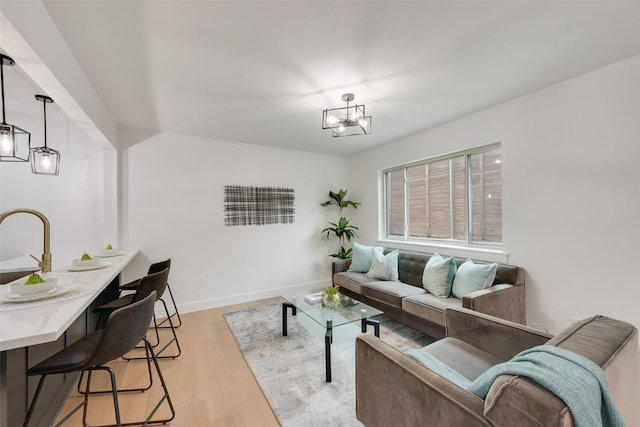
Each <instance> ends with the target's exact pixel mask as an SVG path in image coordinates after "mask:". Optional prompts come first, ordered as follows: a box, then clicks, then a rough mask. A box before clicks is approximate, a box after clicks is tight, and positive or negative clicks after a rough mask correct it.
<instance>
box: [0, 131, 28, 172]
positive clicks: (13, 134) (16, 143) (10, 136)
mask: <svg viewBox="0 0 640 427" xmlns="http://www.w3.org/2000/svg"><path fill="white" fill-rule="evenodd" d="M30 146H31V134H30V133H29V132H27V131H26V130H24V129H21V128H19V127H18V126H14V125H10V124H8V123H0V162H28V161H29V147H30Z"/></svg>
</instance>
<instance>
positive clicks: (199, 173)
mask: <svg viewBox="0 0 640 427" xmlns="http://www.w3.org/2000/svg"><path fill="white" fill-rule="evenodd" d="M120 140H121V142H122V144H123V145H125V146H126V145H131V146H130V147H129V148H127V149H124V150H123V151H122V153H121V159H120V160H121V171H120V176H121V180H122V182H121V188H122V191H123V192H122V198H123V199H122V226H123V228H122V233H123V241H124V242H125V246H128V247H137V248H139V249H140V250H141V254H140V255H139V256H138V257H136V259H135V260H134V263H133V265H132V268H130V269H128V271H127V272H126V274H125V277H124V279H125V280H126V279H129V278H135V276H136V275H142V274H144V273H145V272H146V269H147V267H148V265H149V263H150V262H154V261H159V260H162V259H165V258H171V259H172V267H171V276H170V282H169V283H170V284H171V289H172V291H173V293H174V296H175V297H176V300H177V301H178V303H179V304H180V305H181V310H184V311H194V310H201V309H205V308H210V307H215V306H221V305H226V304H230V303H234V302H239V301H248V300H252V299H257V298H263V297H267V296H274V295H279V294H280V292H283V291H285V290H290V289H293V288H317V287H320V286H324V285H326V284H328V283H329V282H330V258H329V257H328V256H327V254H329V253H330V252H331V251H332V250H335V249H336V245H337V244H336V242H335V241H327V240H326V238H325V237H323V236H322V235H321V234H320V230H322V229H323V228H324V227H325V224H326V223H327V221H328V220H330V219H332V220H335V219H336V213H335V212H332V211H330V210H328V209H323V208H321V207H320V203H322V202H324V201H325V200H326V199H327V193H328V191H329V190H330V189H334V190H335V189H338V188H340V187H341V186H344V185H345V183H346V159H343V158H339V157H333V156H326V155H318V154H311V153H302V152H296V151H287V150H281V149H275V148H268V147H260V146H252V145H243V144H234V143H226V142H219V141H212V140H205V139H198V138H190V137H185V136H177V135H168V134H159V135H155V136H144V135H141V134H137V133H134V132H131V131H122V133H121V135H120ZM132 144H133V145H132ZM225 185H243V186H279V187H286V188H293V189H294V190H295V209H296V215H295V222H294V223H293V224H276V225H263V226H255V225H252V226H234V227H226V226H225V225H224V203H223V202H224V186H225Z"/></svg>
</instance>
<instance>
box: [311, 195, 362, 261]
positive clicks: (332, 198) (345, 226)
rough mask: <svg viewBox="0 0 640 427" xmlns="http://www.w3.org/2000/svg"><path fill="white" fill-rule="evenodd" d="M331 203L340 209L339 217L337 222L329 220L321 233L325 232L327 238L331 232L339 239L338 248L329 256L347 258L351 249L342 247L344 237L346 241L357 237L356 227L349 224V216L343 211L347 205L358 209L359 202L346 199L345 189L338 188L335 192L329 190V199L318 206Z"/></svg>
mask: <svg viewBox="0 0 640 427" xmlns="http://www.w3.org/2000/svg"><path fill="white" fill-rule="evenodd" d="M332 205H335V206H338V208H339V209H340V219H339V220H338V222H337V223H336V222H329V225H330V226H331V227H327V228H325V229H324V230H322V234H324V233H327V238H329V236H330V235H331V234H334V235H335V236H336V237H337V238H338V240H339V241H340V250H339V251H338V252H336V253H332V254H329V256H332V257H334V258H340V259H349V258H351V256H352V253H353V249H351V248H349V249H346V248H345V247H344V242H345V239H346V240H347V241H351V239H353V238H355V237H358V234H357V233H356V230H357V229H358V227H356V226H355V225H351V224H349V218H347V217H346V216H344V213H343V212H344V210H345V209H347V208H348V207H349V206H352V207H353V208H354V209H358V206H360V203H359V202H354V201H351V200H347V190H343V189H340V190H339V191H338V192H337V193H334V192H333V191H329V200H327V201H326V202H324V203H322V204H321V205H320V206H322V207H323V208H324V207H327V206H332Z"/></svg>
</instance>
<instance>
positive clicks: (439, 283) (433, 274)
mask: <svg viewBox="0 0 640 427" xmlns="http://www.w3.org/2000/svg"><path fill="white" fill-rule="evenodd" d="M456 269H457V265H456V262H455V260H454V259H453V258H442V256H441V255H440V254H438V253H435V254H433V255H432V256H431V258H429V261H427V265H425V266H424V272H423V273H422V287H423V288H425V289H426V290H427V291H429V293H431V294H433V295H435V296H437V297H440V298H449V296H451V287H452V286H453V278H454V277H455V275H456Z"/></svg>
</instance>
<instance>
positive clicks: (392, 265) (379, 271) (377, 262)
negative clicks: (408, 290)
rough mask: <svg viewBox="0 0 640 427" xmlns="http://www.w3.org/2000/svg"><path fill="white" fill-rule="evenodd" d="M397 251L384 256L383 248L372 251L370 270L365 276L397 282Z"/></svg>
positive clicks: (398, 252)
mask: <svg viewBox="0 0 640 427" xmlns="http://www.w3.org/2000/svg"><path fill="white" fill-rule="evenodd" d="M399 254H400V251H399V250H398V249H396V250H394V251H391V252H389V253H388V254H386V255H384V248H382V247H376V248H374V249H373V256H372V257H371V268H370V269H369V271H368V272H367V276H369V277H371V278H374V279H380V280H398V255H399Z"/></svg>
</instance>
